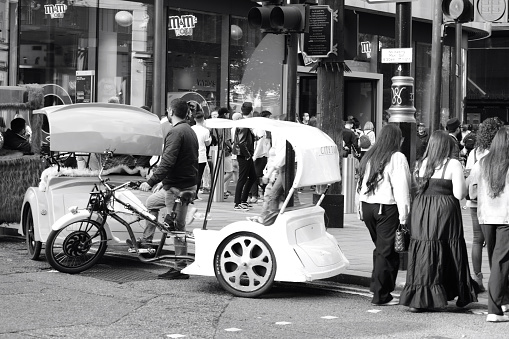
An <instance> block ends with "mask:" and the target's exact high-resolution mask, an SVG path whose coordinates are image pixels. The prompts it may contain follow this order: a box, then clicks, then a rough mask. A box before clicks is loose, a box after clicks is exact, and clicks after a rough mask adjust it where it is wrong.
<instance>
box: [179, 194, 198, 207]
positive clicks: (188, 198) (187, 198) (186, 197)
mask: <svg viewBox="0 0 509 339" xmlns="http://www.w3.org/2000/svg"><path fill="white" fill-rule="evenodd" d="M195 193H196V192H195V191H182V192H180V193H179V198H180V201H181V202H182V203H183V204H190V203H191V202H192V201H193V198H194V194H195Z"/></svg>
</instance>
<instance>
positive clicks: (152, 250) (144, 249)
mask: <svg viewBox="0 0 509 339" xmlns="http://www.w3.org/2000/svg"><path fill="white" fill-rule="evenodd" d="M138 253H140V254H143V253H148V254H154V253H156V250H155V249H153V248H140V249H139V250H138Z"/></svg>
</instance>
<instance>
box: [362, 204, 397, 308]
mask: <svg viewBox="0 0 509 339" xmlns="http://www.w3.org/2000/svg"><path fill="white" fill-rule="evenodd" d="M381 210H382V213H381V214H379V211H380V204H368V203H365V202H362V214H363V217H364V224H366V227H367V228H368V231H369V234H370V236H371V240H372V241H373V243H374V244H375V249H374V250H373V272H372V274H371V291H372V292H373V299H372V301H371V302H372V303H374V304H384V303H386V302H389V301H391V300H392V295H391V292H392V291H394V288H395V287H396V278H397V276H398V269H399V254H398V253H397V252H396V251H394V237H395V235H396V229H397V228H398V225H399V213H398V207H397V206H396V205H382V209H381Z"/></svg>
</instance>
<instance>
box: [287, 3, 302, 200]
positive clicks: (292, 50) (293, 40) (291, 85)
mask: <svg viewBox="0 0 509 339" xmlns="http://www.w3.org/2000/svg"><path fill="white" fill-rule="evenodd" d="M291 3H298V1H296V0H292V1H291ZM286 43H287V45H286V62H287V70H288V85H287V86H288V88H287V98H288V100H287V105H286V120H287V121H294V119H295V114H296V113H297V53H298V43H299V33H290V34H289V35H287V36H286ZM285 167H286V168H285V171H286V176H285V188H286V192H285V193H287V194H288V191H289V190H290V188H291V187H292V184H293V180H294V178H295V153H294V151H293V148H292V145H291V144H290V143H289V142H286V162H285ZM288 206H289V207H291V206H293V196H292V197H291V198H290V200H289V201H288Z"/></svg>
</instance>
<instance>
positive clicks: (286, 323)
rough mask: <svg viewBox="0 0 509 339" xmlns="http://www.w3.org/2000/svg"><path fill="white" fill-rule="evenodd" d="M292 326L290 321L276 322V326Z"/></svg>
mask: <svg viewBox="0 0 509 339" xmlns="http://www.w3.org/2000/svg"><path fill="white" fill-rule="evenodd" d="M290 324H291V322H289V321H278V322H276V325H290Z"/></svg>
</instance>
